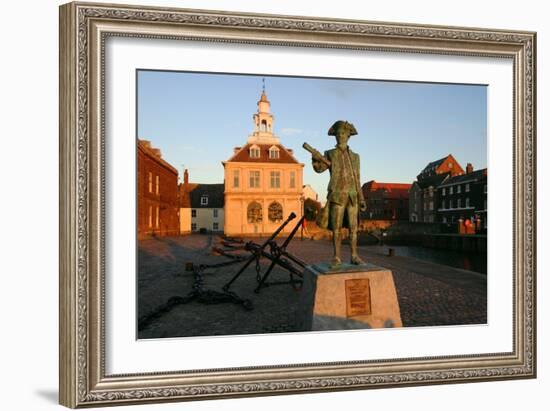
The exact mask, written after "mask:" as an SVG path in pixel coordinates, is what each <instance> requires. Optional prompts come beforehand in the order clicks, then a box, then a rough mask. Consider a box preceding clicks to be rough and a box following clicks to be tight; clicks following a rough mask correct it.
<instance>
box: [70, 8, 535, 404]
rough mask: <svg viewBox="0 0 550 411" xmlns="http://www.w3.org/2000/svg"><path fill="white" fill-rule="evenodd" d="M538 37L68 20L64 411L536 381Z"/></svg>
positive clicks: (165, 18) (96, 11)
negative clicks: (373, 389) (415, 386)
mask: <svg viewBox="0 0 550 411" xmlns="http://www.w3.org/2000/svg"><path fill="white" fill-rule="evenodd" d="M535 69H536V35H535V33H533V32H518V31H507V30H487V29H479V28H461V27H442V26H421V25H407V24H401V23H400V24H396V23H381V22H367V21H354V20H331V19H320V18H319V19H318V18H311V17H307V18H306V17H294V16H279V15H258V14H246V13H233V12H223V11H205V10H187V9H167V8H154V7H135V6H120V5H119V6H114V5H107V4H91V3H70V4H66V5H63V6H61V7H60V187H61V191H60V250H61V251H60V327H61V329H60V403H61V404H63V405H65V406H68V407H71V408H76V407H84V406H105V405H117V404H129V403H140V402H152V401H155V402H157V401H158V402H161V401H174V400H181V401H184V400H199V399H215V398H227V397H240V396H254V395H270V394H272V395H275V394H293V393H294V394H296V393H307V392H318V391H326V390H348V389H370V388H382V387H397V386H411V385H419V384H443V383H465V382H477V381H488V380H502V379H516V378H517V379H519V378H534V377H535V376H536V329H535V324H536V317H535V315H536V301H535V295H536V293H535V286H536V281H535V280H536V276H535V274H536V267H535V253H536V242H535V240H536V238H535V234H536V233H535V227H536V224H535V220H536V210H535V203H536V201H535V195H536V193H535V187H536V184H535V181H536V180H535V178H536V176H535V169H536V167H535V159H536V144H535V143H536V139H535V138H536V121H535V120H536V110H535V101H536V98H535V94H536V70H535Z"/></svg>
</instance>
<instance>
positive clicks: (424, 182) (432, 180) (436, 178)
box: [416, 173, 449, 188]
mask: <svg viewBox="0 0 550 411" xmlns="http://www.w3.org/2000/svg"><path fill="white" fill-rule="evenodd" d="M448 177H449V173H443V174H434V175H432V176H430V177H426V178H423V179H421V180H418V181H417V182H416V183H417V184H418V186H419V187H420V188H428V187H430V186H432V187H438V186H439V185H440V184H441V183H442V182H443V181H444V180H445V179H446V178H448Z"/></svg>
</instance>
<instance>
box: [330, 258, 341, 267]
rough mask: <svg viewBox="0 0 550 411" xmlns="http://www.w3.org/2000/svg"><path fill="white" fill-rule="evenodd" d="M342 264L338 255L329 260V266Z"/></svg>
mask: <svg viewBox="0 0 550 411" xmlns="http://www.w3.org/2000/svg"><path fill="white" fill-rule="evenodd" d="M341 265H342V260H341V259H340V257H333V258H332V261H331V262H330V268H338V267H339V266H341Z"/></svg>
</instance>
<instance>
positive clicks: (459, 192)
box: [437, 163, 487, 233]
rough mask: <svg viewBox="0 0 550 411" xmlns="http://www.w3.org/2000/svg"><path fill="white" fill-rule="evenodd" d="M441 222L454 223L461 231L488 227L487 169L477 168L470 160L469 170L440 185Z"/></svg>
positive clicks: (439, 220) (438, 206)
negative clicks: (474, 167)
mask: <svg viewBox="0 0 550 411" xmlns="http://www.w3.org/2000/svg"><path fill="white" fill-rule="evenodd" d="M437 193H438V196H437V197H438V199H439V201H438V205H437V211H438V222H441V223H449V224H452V225H454V224H455V223H458V226H459V232H464V233H473V232H484V231H486V230H487V169H486V168H484V169H481V170H476V171H474V170H473V166H472V165H471V164H469V163H468V165H467V166H466V173H465V174H463V175H458V176H454V177H450V178H448V179H446V180H445V181H444V182H443V183H442V184H441V185H439V187H437Z"/></svg>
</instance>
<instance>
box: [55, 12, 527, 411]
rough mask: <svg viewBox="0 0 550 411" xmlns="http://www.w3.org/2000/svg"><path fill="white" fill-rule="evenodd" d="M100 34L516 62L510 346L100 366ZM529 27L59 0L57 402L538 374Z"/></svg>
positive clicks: (103, 401) (165, 398) (68, 403)
mask: <svg viewBox="0 0 550 411" xmlns="http://www.w3.org/2000/svg"><path fill="white" fill-rule="evenodd" d="M109 36H127V37H140V38H163V39H175V40H181V41H185V40H189V39H193V40H203V41H215V42H237V43H249V44H259V45H280V46H306V47H325V48H340V49H341V48H348V49H356V50H381V51H393V52H403V53H423V54H451V55H463V56H464V55H473V56H482V57H483V56H486V57H501V58H506V59H511V60H512V61H513V64H514V79H513V88H514V112H513V116H514V130H513V135H514V164H513V168H514V181H513V182H511V183H513V184H512V186H513V190H514V204H513V210H514V224H513V227H514V229H513V230H514V233H513V237H514V267H513V271H514V312H513V320H514V322H513V323H514V327H513V328H514V333H513V336H512V338H513V342H514V349H513V351H512V352H505V353H487V354H483V355H475V356H473V355H472V356H447V357H432V358H408V359H391V360H387V359H386V360H379V361H378V360H377V361H355V362H344V363H324V364H296V365H289V366H271V367H243V368H239V369H219V370H198V371H174V372H169V373H145V374H139V375H106V374H105V366H104V358H105V347H104V343H105V341H104V338H105V331H104V322H105V319H104V300H103V295H104V287H105V282H104V275H105V272H104V265H103V262H104V249H103V246H104V235H105V232H104V207H105V204H104V183H105V182H104V128H103V124H104V101H103V99H104V92H105V90H104V59H105V56H104V44H105V39H106V38H108V37H109ZM535 87H536V33H533V32H518V31H506V30H486V29H478V28H460V27H442V26H431V25H430V26H424V25H408V24H395V23H377V22H366V21H354V20H330V19H318V18H311V17H294V16H277V15H258V14H247V13H230V12H221V11H201V10H186V9H167V8H153V7H134V6H122V5H108V4H92V3H70V4H66V5H63V6H61V7H60V107H59V112H60V114H59V116H60V131H59V133H60V148H59V149H60V280H59V285H60V289H59V291H60V311H59V315H60V365H59V367H60V403H61V404H63V405H65V406H67V407H72V408H76V407H84V406H104V405H115V404H128V403H143V402H153V401H154V402H161V401H172V400H180V401H181V400H199V399H214V398H227V397H242V396H258V395H270V394H271V395H274V394H290V393H306V392H319V391H329V390H349V389H368V388H381V387H398V386H411V385H426V384H441V383H465V382H475V381H489V380H502V379H516V378H534V377H535V376H536V329H535V325H536V316H535V315H536V289H535V286H536V282H535V273H536V263H535V261H536V242H535V234H536V233H535V230H536V213H535V202H536V197H535V195H536V192H535V190H536V189H535V187H536V180H535V177H536V176H535V169H536V163H535V162H536V146H535V144H536V142H535V137H536V125H535V120H536V110H535V101H536V95H535V93H536V90H535Z"/></svg>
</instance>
